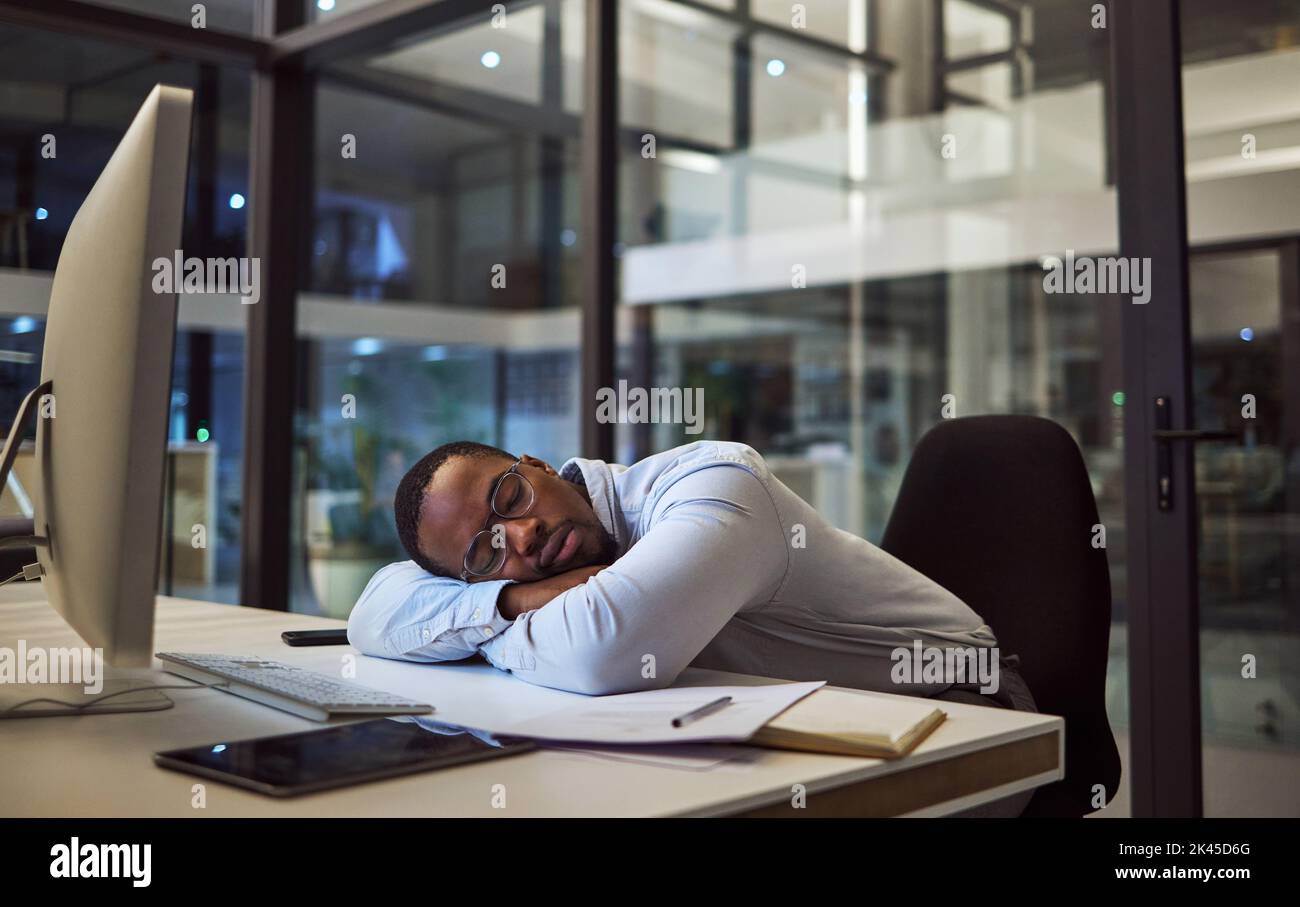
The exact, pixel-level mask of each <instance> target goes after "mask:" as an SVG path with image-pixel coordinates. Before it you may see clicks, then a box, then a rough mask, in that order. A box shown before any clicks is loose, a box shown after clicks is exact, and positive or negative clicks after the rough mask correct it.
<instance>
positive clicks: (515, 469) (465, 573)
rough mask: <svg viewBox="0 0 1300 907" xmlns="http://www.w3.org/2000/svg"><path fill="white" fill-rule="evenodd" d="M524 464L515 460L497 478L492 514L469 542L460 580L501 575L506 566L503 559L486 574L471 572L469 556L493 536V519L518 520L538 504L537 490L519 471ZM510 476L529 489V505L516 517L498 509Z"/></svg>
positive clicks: (462, 560) (493, 492) (520, 460)
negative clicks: (516, 477) (504, 485)
mask: <svg viewBox="0 0 1300 907" xmlns="http://www.w3.org/2000/svg"><path fill="white" fill-rule="evenodd" d="M523 462H524V461H523V459H522V458H520V459H518V460H515V462H514V464H513V465H511V467H510V468H509V469H507V470H506V471H505V472H503V473H501V475H499V476H497V480H496V482H495V483H494V484H493V485H492V496H491V497H490V498H488V507H489V508H490V509H491V512H490V513H489V514H488V516H487V519H486V520H484V521H483V528H482V529H480V530H479V531H478V532H476V533H474V536H473V537H472V538H471V539H470V540H469V547H467V548H466V549H465V556H464V557H463V558H461V563H460V566H461V570H460V578H461V579H462V580H463V581H465V582H469V580H470V577H473V578H474V579H482V578H483V577H485V576H492V575H493V574H495V573H499V572H500V571H501V568H502V567H504V566H505V565H506V559H505V558H504V557H503V558H501V563H499V564H497V565H496V566H495V567H493V568H492V569H491V570H488V571H487V572H486V573H476V572H475V571H473V570H471V569H470V566H469V556H470V554H471V553H472V552H473V551H474V546H475V545H476V544H477V543H478V540H479V538H480V537H482V536H483V535H484V534H485V533H486V534H488V535H491V533H492V530H491V529H490V528H489V527H490V526H491V525H492V518H493V517H497V518H499V519H502V520H517V519H519V518H520V517H525V516H528V511H530V510H532V509H533V505H534V504H536V503H537V489H535V488H533V483H532V482H530V481H528V477H527V476H526V475H524V474H523V473H522V472H520V471H519V466H520V464H522V463H523ZM510 475H516V476H518V477H519V479H520V480H521V481H522V482H523V483H524V487H525V488H527V489H528V505H527V506H526V507H524V509H523V510H522V511H520V512H519V513H517V514H515V515H514V516H507V515H506V514H504V513H502V512H501V511H500V510H498V509H497V494H498V492H500V491H501V485H502V483H504V482H505V480H506V477H507V476H510Z"/></svg>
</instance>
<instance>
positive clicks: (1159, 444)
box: [1151, 396, 1241, 510]
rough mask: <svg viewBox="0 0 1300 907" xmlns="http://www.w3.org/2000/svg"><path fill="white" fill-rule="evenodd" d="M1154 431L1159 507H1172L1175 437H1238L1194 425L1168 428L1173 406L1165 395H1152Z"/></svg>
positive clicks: (1190, 440) (1191, 440) (1238, 438)
mask: <svg viewBox="0 0 1300 907" xmlns="http://www.w3.org/2000/svg"><path fill="white" fill-rule="evenodd" d="M1155 406H1156V419H1155V424H1156V428H1155V431H1153V432H1152V433H1151V437H1152V438H1154V439H1155V442H1156V506H1157V507H1159V508H1160V509H1161V510H1172V509H1173V507H1174V449H1173V444H1174V442H1175V441H1188V442H1191V443H1192V444H1195V443H1197V442H1199V441H1240V440H1241V435H1240V434H1238V433H1237V432H1235V431H1202V430H1200V429H1195V428H1170V427H1169V417H1170V411H1171V410H1172V409H1173V406H1172V405H1171V404H1170V400H1169V398H1168V397H1164V396H1160V397H1156V399H1155Z"/></svg>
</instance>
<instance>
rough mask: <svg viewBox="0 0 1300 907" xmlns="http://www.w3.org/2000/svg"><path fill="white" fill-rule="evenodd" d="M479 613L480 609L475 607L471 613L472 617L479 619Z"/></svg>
mask: <svg viewBox="0 0 1300 907" xmlns="http://www.w3.org/2000/svg"><path fill="white" fill-rule="evenodd" d="M479 613H480V612H479V609H478V608H475V609H474V613H473V614H472V615H471V617H473V619H474V620H478V616H479Z"/></svg>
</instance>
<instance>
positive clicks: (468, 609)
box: [458, 579, 514, 641]
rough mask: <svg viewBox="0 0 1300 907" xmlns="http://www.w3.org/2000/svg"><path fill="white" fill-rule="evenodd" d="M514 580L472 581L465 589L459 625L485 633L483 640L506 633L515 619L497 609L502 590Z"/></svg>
mask: <svg viewBox="0 0 1300 907" xmlns="http://www.w3.org/2000/svg"><path fill="white" fill-rule="evenodd" d="M513 582H514V580H512V579H494V580H489V581H487V582H485V583H470V584H469V585H468V586H467V587H466V590H465V600H464V604H463V605H462V606H461V607H462V610H461V616H460V620H459V621H458V623H459V625H460V626H462V627H466V628H474V629H476V630H478V631H479V632H480V633H481V634H482V635H483V641H486V640H489V639H493V638H495V637H497V636H498V635H500V634H501V633H504V632H505V631H506V630H507V629H508V628H509V627H510V624H511V623H513V621H511V620H508V619H507V618H505V617H503V616H502V615H501V612H500V611H499V610H498V609H497V599H498V598H499V597H500V595H501V590H502V589H504V588H505V587H506V586H507V585H509V584H510V583H513Z"/></svg>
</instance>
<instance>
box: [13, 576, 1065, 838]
mask: <svg viewBox="0 0 1300 907" xmlns="http://www.w3.org/2000/svg"><path fill="white" fill-rule="evenodd" d="M8 591H9V590H6V592H8ZM17 591H19V590H14V592H11V593H9V595H6V596H5V598H11V597H12V596H13V595H14V594H15V593H16V592H17ZM24 597H26V598H30V597H31V590H27V591H26V594H25V596H24ZM342 625H343V622H342V621H337V620H330V619H326V618H317V617H305V616H303V615H295V614H286V613H283V612H278V611H261V610H257V609H253V608H238V607H234V606H231V605H217V604H211V603H207V602H196V601H189V600H183V599H171V598H165V597H160V598H159V600H158V612H157V619H156V638H155V643H154V651H169V650H170V651H181V652H185V651H191V652H194V651H209V652H228V653H239V654H245V653H247V654H255V655H262V656H265V657H269V658H274V659H277V660H280V661H284V662H288V663H292V664H298V665H302V666H303V667H309V668H313V669H315V670H319V671H322V672H324V673H329V674H333V675H336V676H337V674H338V671H339V667H340V659H341V658H342V657H343V656H344V655H353V656H355V658H356V668H357V673H356V680H357V682H359V683H362V684H365V685H367V686H373V687H377V688H379V689H384V690H388V691H391V692H395V693H404V694H407V695H411V696H415V697H420V698H422V699H423V700H424V701H431V702H432V703H433V705H434V706H435V707H437V710H438V717H439V718H441V719H442V720H446V721H448V722H451V723H453V724H462V725H475V724H476V721H478V722H479V723H484V722H488V721H489V720H491V719H492V718H493V716H495V717H497V718H500V717H501V716H503V715H508V714H511V713H515V714H518V713H520V711H521V710H522V711H524V712H526V711H527V710H528V709H529V708H530V705H529V703H530V701H532V702H536V701H537V700H536V699H535V698H534V697H536V696H545V695H547V693H548V691H545V690H542V689H541V688H537V687H533V686H531V685H529V684H526V683H524V682H523V681H520V680H516V679H515V678H513V677H511V676H509V675H508V674H505V673H503V672H501V671H497V670H496V669H495V668H492V667H491V666H489V665H486V664H480V663H474V662H460V663H456V664H450V665H415V664H407V663H402V662H395V661H388V660H385V659H374V658H367V657H364V656H361V655H357V654H356V653H355V650H353V649H352V648H350V647H344V646H330V647H317V648H290V647H288V646H286V645H284V644H283V643H282V642H281V641H280V633H281V631H283V630H287V629H312V628H326V627H339V626H342ZM20 638H22V639H25V640H27V644H28V646H72V645H78V646H79V645H81V642H80V641H79V640H78V639H77V637H76V636H75V635H74V634H73V633H72V631H71V630H70V629H69V628H68V627H67V625H66V624H65V623H64V622H63V620H62V618H60V617H59V616H58V615H56V614H55V613H54V611H53V610H52V609H51V608H50V607H49V606H48V605H47V604H45V603H44V602H43V601H41V602H23V603H19V604H11V603H0V646H8V647H9V648H11V649H15V648H16V647H17V641H18V639H20ZM155 664H157V663H156V662H155ZM182 682H183V681H182ZM682 682H683V683H689V684H701V683H731V684H736V683H765V682H771V681H767V680H764V679H763V678H757V677H749V676H746V675H738V674H724V673H720V672H714V671H700V670H695V669H691V670H689V671H688V672H687V673H686V674H685V675H683V678H682ZM168 695H169V696H170V697H171V698H172V699H173V700H174V701H175V703H176V705H175V707H174V708H172V709H168V710H166V711H161V712H143V713H135V714H120V715H96V716H86V717H67V718H31V719H22V720H0V765H2V766H3V767H4V770H3V773H0V815H3V816H481V817H491V816H509V817H529V816H681V815H689V816H712V815H765V816H792V817H800V816H849V815H852V816H871V815H900V814H907V815H942V814H945V813H950V812H955V811H958V810H962V809H966V808H968V807H971V806H976V805H979V804H982V803H986V802H989V801H991V800H996V799H999V798H1001V797H1005V796H1008V795H1010V794H1013V793H1017V792H1019V791H1022V790H1027V789H1029V788H1032V787H1037V786H1039V785H1042V784H1047V783H1049V782H1051V781H1055V780H1058V779H1060V778H1061V777H1063V771H1064V734H1065V729H1064V722H1063V721H1062V720H1061V719H1060V718H1057V717H1053V716H1047V715H1034V714H1027V713H1023V712H1012V711H1008V710H1003V709H996V708H982V707H979V706H968V705H963V704H959V703H949V702H941V703H939V704H940V706H941V707H942V708H943V709H944V710H945V711H946V712H947V713H948V720H947V721H945V722H944V723H943V724H942V725H940V726H939V728H938V729H937V730H936V731H935V732H934V733H933V734H932V735H931V736H930V737H929V738H928V739H927V740H925V741H924V742H923V743H922V744H921V745H920V747H918V748H917V750H916V751H914V752H913V753H912V754H910V755H909V756H907V757H905V758H903V759H897V760H891V761H885V760H880V759H859V758H851V757H847V756H823V755H817V754H812V753H798V752H787V751H778V750H768V749H760V748H756V747H742V748H739V749H738V750H734V749H733V750H730V751H731V752H739V753H741V754H743V756H744V758H743V759H741V760H736V761H730V762H727V763H724V764H722V765H719V766H716V767H713V768H709V769H707V770H683V769H681V768H668V767H664V766H662V765H650V764H644V763H638V762H631V761H625V760H613V759H607V758H601V757H597V756H593V755H590V754H581V753H574V752H565V751H562V750H553V749H548V750H541V751H536V752H532V753H527V754H524V755H522V756H515V757H508V758H505V759H497V760H491V761H488V762H483V763H478V764H474V765H466V766H459V767H456V768H452V769H445V770H442V771H436V772H429V773H425V774H419V775H411V776H407V777H405V778H397V779H393V780H389V781H381V782H376V783H371V784H364V785H361V786H358V787H352V788H347V789H343V790H337V791H329V792H324V793H319V794H312V795H308V796H305V797H299V798H294V799H289V800H276V799H272V798H270V797H263V796H260V795H258V794H254V793H250V792H246V791H243V790H239V789H237V788H232V787H227V786H225V785H222V784H219V783H216V782H208V783H207V784H206V799H207V805H206V808H204V809H196V808H194V807H193V806H192V805H191V801H192V798H193V797H194V794H193V792H192V789H191V788H192V785H194V784H197V783H201V779H198V778H194V777H191V776H189V775H183V774H178V773H175V772H171V771H167V770H164V769H161V768H158V767H156V766H155V765H154V764H153V760H152V754H153V753H155V752H157V751H159V750H165V749H174V748H177V747H183V746H194V745H199V744H204V743H216V742H220V741H223V740H225V741H228V740H235V739H240V738H246V737H257V736H263V735H268V734H277V733H288V732H292V731H298V730H307V729H310V728H313V727H320V726H321V725H319V724H316V723H313V722H310V721H307V720H306V719H303V718H298V717H296V716H294V715H289V714H286V713H283V712H278V711H275V710H274V709H270V708H267V707H265V706H262V705H258V704H256V703H253V702H249V701H247V700H244V699H240V698H239V697H237V696H232V695H230V694H228V693H223V692H220V691H217V690H194V691H183V690H176V691H169V692H168ZM872 695H876V694H872ZM800 784H801V785H804V788H805V790H806V793H807V797H806V807H805V808H802V809H795V808H793V807H792V806H791V798H792V791H793V789H794V786H795V785H800ZM496 785H505V794H506V806H505V808H504V809H500V808H494V807H493V791H494V787H495V786H496Z"/></svg>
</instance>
